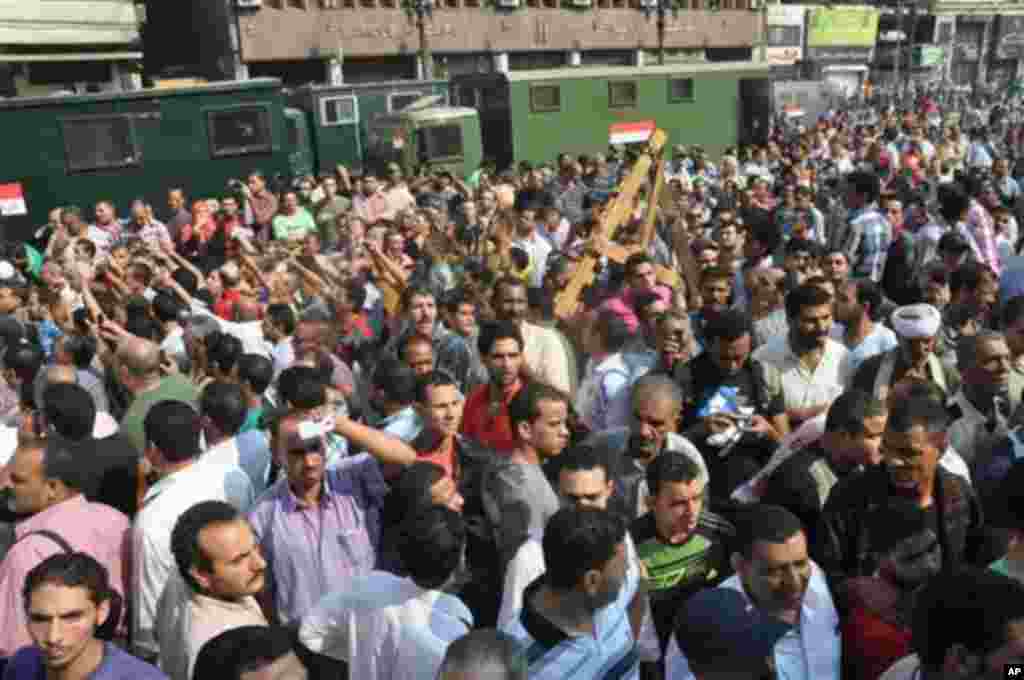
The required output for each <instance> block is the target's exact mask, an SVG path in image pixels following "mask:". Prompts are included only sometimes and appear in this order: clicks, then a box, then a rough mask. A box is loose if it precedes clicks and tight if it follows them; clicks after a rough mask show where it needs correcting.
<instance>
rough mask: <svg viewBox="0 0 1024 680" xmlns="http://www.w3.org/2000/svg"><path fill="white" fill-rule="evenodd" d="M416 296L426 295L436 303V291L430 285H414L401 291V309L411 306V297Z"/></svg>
mask: <svg viewBox="0 0 1024 680" xmlns="http://www.w3.org/2000/svg"><path fill="white" fill-rule="evenodd" d="M416 297H428V298H430V299H431V300H433V301H434V303H435V304H436V303H437V293H435V292H434V291H433V289H431V288H430V286H424V285H414V286H409V287H408V288H406V289H405V290H403V291H402V309H403V310H405V311H408V310H409V307H411V306H412V299H413V298H416Z"/></svg>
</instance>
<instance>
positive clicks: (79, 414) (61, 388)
mask: <svg viewBox="0 0 1024 680" xmlns="http://www.w3.org/2000/svg"><path fill="white" fill-rule="evenodd" d="M42 401H43V403H42V404H37V406H41V407H42V409H43V413H44V414H46V422H47V423H49V424H50V425H52V426H53V428H54V429H55V430H56V431H57V434H59V435H60V436H61V437H64V438H65V439H70V440H72V441H76V442H77V441H82V440H85V439H88V438H89V437H91V436H92V432H93V427H94V426H95V425H96V403H95V402H94V401H93V398H92V395H91V394H89V391H88V390H87V389H85V388H84V387H82V386H81V385H78V384H76V383H50V384H49V385H47V386H46V389H44V390H43V399H42Z"/></svg>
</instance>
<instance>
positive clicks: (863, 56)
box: [807, 47, 871, 64]
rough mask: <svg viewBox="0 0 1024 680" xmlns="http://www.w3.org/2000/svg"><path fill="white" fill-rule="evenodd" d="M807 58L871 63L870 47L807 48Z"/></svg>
mask: <svg viewBox="0 0 1024 680" xmlns="http://www.w3.org/2000/svg"><path fill="white" fill-rule="evenodd" d="M807 58H808V59H815V60H817V61H852V62H857V63H861V64H863V63H867V62H868V61H871V48H870V47H808V48H807Z"/></svg>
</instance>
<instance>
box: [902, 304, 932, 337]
mask: <svg viewBox="0 0 1024 680" xmlns="http://www.w3.org/2000/svg"><path fill="white" fill-rule="evenodd" d="M941 325H942V315H941V314H940V313H939V310H937V309H935V308H934V307H932V306H931V305H926V304H919V305H906V306H905V307H899V308H898V309H897V310H896V311H895V312H893V313H892V328H893V330H894V331H896V334H897V335H898V336H900V337H901V338H906V339H907V340H913V339H915V338H933V337H935V335H936V334H937V333H938V332H939V326H941Z"/></svg>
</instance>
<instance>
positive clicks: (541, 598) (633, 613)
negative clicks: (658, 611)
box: [504, 508, 646, 680]
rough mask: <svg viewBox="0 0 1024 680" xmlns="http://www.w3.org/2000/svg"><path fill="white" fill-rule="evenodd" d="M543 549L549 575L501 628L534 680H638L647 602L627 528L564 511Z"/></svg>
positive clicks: (587, 512)
mask: <svg viewBox="0 0 1024 680" xmlns="http://www.w3.org/2000/svg"><path fill="white" fill-rule="evenodd" d="M543 549H544V563H545V564H546V565H547V571H546V572H545V573H544V575H543V576H541V577H540V578H538V579H537V580H536V581H534V582H533V583H531V584H530V585H529V586H528V587H527V588H526V591H525V592H524V593H523V608H522V612H521V613H520V615H519V616H518V617H517V618H515V619H513V620H511V621H509V622H508V623H507V624H505V626H504V630H505V632H507V633H508V634H509V635H511V636H512V637H513V638H515V639H516V640H518V641H519V642H521V643H522V644H523V646H524V648H525V649H526V655H527V662H528V664H529V677H530V678H531V680H548V679H550V680H556V679H557V680H562V679H563V678H587V679H588V680H620V679H626V680H637V679H638V678H639V662H640V657H639V654H638V652H637V646H636V632H637V631H638V630H639V628H640V625H641V623H642V620H643V614H644V612H645V610H646V596H645V595H644V593H643V592H640V593H639V597H638V596H637V595H638V590H639V588H640V572H639V569H638V568H637V566H636V563H635V562H634V561H633V560H630V559H628V558H627V551H626V526H625V523H624V522H623V521H622V520H621V519H620V518H619V517H618V516H617V515H615V514H613V513H610V512H608V511H607V510H600V509H597V508H580V509H577V508H564V509H562V510H559V511H558V512H557V513H556V514H555V515H554V516H553V517H552V518H551V520H550V521H549V522H548V524H547V527H546V528H545V531H544V540H543Z"/></svg>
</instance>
